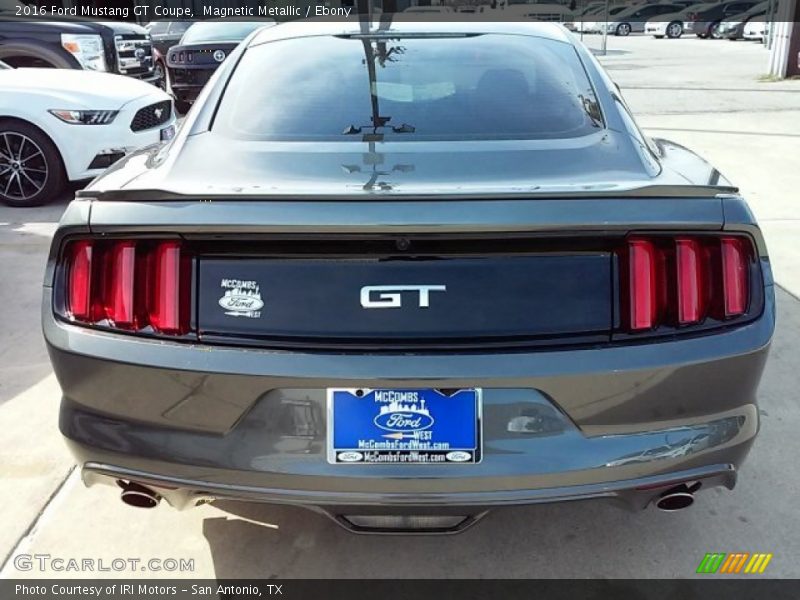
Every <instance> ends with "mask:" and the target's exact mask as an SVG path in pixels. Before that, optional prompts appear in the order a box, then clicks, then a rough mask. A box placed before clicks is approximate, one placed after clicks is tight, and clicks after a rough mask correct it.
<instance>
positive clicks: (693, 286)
mask: <svg viewBox="0 0 800 600" xmlns="http://www.w3.org/2000/svg"><path fill="white" fill-rule="evenodd" d="M707 263H708V261H707V260H705V253H704V249H703V247H702V246H701V244H700V242H699V241H698V240H694V239H690V238H689V239H687V238H678V239H676V240H675V270H676V272H675V279H676V283H677V285H676V294H677V298H676V301H677V314H678V324H679V325H691V324H693V323H699V322H700V321H702V320H703V318H704V317H705V314H706V308H707V306H708V300H707V296H708V294H707V291H708V290H707V287H708V274H707V273H708V267H709V265H708V264H707Z"/></svg>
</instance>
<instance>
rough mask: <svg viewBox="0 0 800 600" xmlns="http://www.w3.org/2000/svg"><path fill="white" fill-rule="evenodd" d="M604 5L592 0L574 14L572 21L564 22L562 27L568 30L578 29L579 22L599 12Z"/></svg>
mask: <svg viewBox="0 0 800 600" xmlns="http://www.w3.org/2000/svg"><path fill="white" fill-rule="evenodd" d="M604 7H605V3H603V2H592V3H591V4H588V5H586V6H584V7H583V9H582V10H581V11H580V12H578V13H577V14H576V15H575V20H574V21H567V22H565V23H564V27H566V28H567V29H569V30H570V31H578V25H579V23H581V22H583V21H587V20H589V19H591V18H593V15H597V14H598V13H601V12H602V11H603V8H604Z"/></svg>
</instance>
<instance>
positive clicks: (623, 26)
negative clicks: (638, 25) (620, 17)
mask: <svg viewBox="0 0 800 600" xmlns="http://www.w3.org/2000/svg"><path fill="white" fill-rule="evenodd" d="M630 34H631V26H630V25H629V24H628V23H620V24H619V25H617V35H621V36H622V37H626V36H628V35H630Z"/></svg>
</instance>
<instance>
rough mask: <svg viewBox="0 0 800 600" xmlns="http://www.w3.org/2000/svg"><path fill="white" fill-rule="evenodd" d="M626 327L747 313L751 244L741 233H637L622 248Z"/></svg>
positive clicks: (642, 327)
mask: <svg viewBox="0 0 800 600" xmlns="http://www.w3.org/2000/svg"><path fill="white" fill-rule="evenodd" d="M620 256H621V260H622V267H623V268H622V271H621V289H622V308H623V327H624V328H625V329H627V330H628V331H630V332H642V331H647V330H652V329H656V328H658V327H661V326H668V327H684V326H689V325H698V324H701V323H703V322H704V321H706V319H709V318H710V319H714V320H717V321H723V320H725V319H732V318H735V317H740V316H742V315H744V314H746V313H747V311H748V308H749V304H750V291H751V284H750V269H751V263H752V260H753V256H754V253H753V247H752V244H751V242H750V241H749V240H748V239H747V238H745V237H742V236H723V237H717V236H677V237H668V236H652V237H644V236H635V237H631V238H629V239H628V241H627V242H626V246H625V249H624V250H623V251H621V252H620Z"/></svg>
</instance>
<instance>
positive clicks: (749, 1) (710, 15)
mask: <svg viewBox="0 0 800 600" xmlns="http://www.w3.org/2000/svg"><path fill="white" fill-rule="evenodd" d="M758 3H759V0H732V1H731V2H719V3H717V4H712V5H711V6H709V7H707V8H703V9H702V10H697V11H695V12H689V13H688V14H687V15H686V20H685V21H684V22H683V30H684V31H685V32H688V33H694V34H695V35H696V36H697V37H699V38H708V37H714V36H715V35H716V32H717V28H718V27H719V24H720V23H721V22H722V21H723V20H725V19H726V18H727V17H732V16H733V15H738V14H739V13H742V12H744V11H746V10H749V9H750V8H752V7H753V6H755V5H756V4H758Z"/></svg>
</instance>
